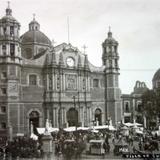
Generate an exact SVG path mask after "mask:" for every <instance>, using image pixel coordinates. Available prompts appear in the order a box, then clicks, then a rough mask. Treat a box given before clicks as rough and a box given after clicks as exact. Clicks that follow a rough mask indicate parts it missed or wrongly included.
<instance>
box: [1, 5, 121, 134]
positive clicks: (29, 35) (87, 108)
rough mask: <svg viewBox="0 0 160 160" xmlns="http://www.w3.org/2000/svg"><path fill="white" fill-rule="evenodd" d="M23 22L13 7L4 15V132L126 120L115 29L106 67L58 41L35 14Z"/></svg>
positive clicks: (104, 60)
mask: <svg viewBox="0 0 160 160" xmlns="http://www.w3.org/2000/svg"><path fill="white" fill-rule="evenodd" d="M19 31H20V23H19V22H18V21H17V20H16V19H15V18H14V17H13V16H12V10H11V9H10V7H9V6H8V8H7V9H6V15H5V16H3V17H2V18H1V19H0V134H1V135H6V134H7V133H8V132H9V131H10V130H12V133H13V135H16V134H17V133H24V134H29V133H30V125H31V123H33V126H34V128H36V127H44V123H45V121H46V119H49V120H50V122H51V123H52V126H53V127H59V128H64V127H67V126H91V125H93V124H94V123H99V125H102V124H106V122H107V121H108V122H109V121H110V122H111V121H112V123H113V125H116V124H117V123H118V122H119V121H121V119H122V100H121V91H120V88H119V65H118V61H119V55H118V42H117V41H116V40H115V39H114V38H113V37H112V33H111V31H109V32H108V36H107V37H106V39H105V40H104V42H103V43H102V49H103V53H102V63H103V64H102V66H101V67H95V66H94V65H92V64H91V63H90V62H89V60H88V58H87V55H86V54H84V53H82V52H81V51H80V50H79V49H78V48H77V47H74V46H72V45H71V44H67V43H62V44H59V45H57V46H53V44H52V43H51V41H50V40H49V38H48V37H47V36H46V35H45V34H44V33H42V32H41V31H40V24H39V23H38V22H37V21H36V20H35V18H33V20H32V21H31V22H30V23H29V30H28V31H27V32H26V33H24V34H23V35H21V36H20V35H19Z"/></svg>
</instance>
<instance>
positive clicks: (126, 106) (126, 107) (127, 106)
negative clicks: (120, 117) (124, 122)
mask: <svg viewBox="0 0 160 160" xmlns="http://www.w3.org/2000/svg"><path fill="white" fill-rule="evenodd" d="M125 112H129V103H128V102H126V103H125Z"/></svg>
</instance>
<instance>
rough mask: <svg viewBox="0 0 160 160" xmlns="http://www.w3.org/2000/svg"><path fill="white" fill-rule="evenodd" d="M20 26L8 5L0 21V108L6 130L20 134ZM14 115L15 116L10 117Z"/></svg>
mask: <svg viewBox="0 0 160 160" xmlns="http://www.w3.org/2000/svg"><path fill="white" fill-rule="evenodd" d="M19 30H20V24H19V23H18V21H17V20H16V19H15V18H14V17H13V16H12V10H11V8H10V5H9V3H8V7H7V8H6V15H5V16H3V17H2V18H1V19H0V106H3V107H5V108H6V119H7V120H6V121H5V122H3V123H5V126H6V129H7V126H9V125H12V128H13V132H14V133H17V132H20V130H19V129H20V120H19V119H18V117H19V115H18V114H20V112H19V104H18V103H19V100H20V94H19V93H20V75H21V64H22V59H21V49H20V39H19ZM12 115H15V116H12Z"/></svg>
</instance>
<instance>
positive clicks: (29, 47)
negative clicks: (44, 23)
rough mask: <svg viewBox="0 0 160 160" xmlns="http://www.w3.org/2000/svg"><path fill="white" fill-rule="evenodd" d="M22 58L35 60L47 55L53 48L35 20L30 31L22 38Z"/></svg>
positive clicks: (30, 25) (30, 26)
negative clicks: (46, 52)
mask: <svg viewBox="0 0 160 160" xmlns="http://www.w3.org/2000/svg"><path fill="white" fill-rule="evenodd" d="M21 44H22V56H23V57H24V58H27V59H35V58H37V57H40V56H41V55H43V54H45V51H46V50H47V49H48V48H50V47H51V41H50V40H49V38H48V37H47V36H46V35H45V34H44V33H42V32H41V31H40V24H39V23H38V22H37V21H36V20H35V16H34V17H33V20H32V21H31V22H30V23H29V31H27V32H26V33H24V34H23V35H22V36H21Z"/></svg>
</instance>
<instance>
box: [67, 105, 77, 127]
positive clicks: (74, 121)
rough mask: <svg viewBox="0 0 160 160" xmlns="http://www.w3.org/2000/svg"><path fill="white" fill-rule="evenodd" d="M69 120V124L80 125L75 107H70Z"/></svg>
mask: <svg viewBox="0 0 160 160" xmlns="http://www.w3.org/2000/svg"><path fill="white" fill-rule="evenodd" d="M67 122H68V125H69V126H77V125H78V111H77V110H76V109H75V108H70V109H69V111H68V112H67Z"/></svg>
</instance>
